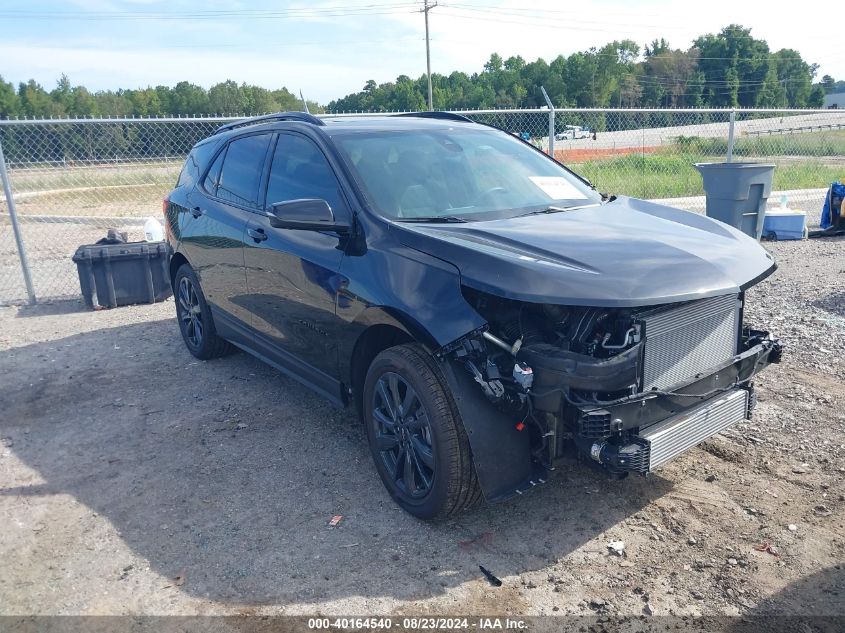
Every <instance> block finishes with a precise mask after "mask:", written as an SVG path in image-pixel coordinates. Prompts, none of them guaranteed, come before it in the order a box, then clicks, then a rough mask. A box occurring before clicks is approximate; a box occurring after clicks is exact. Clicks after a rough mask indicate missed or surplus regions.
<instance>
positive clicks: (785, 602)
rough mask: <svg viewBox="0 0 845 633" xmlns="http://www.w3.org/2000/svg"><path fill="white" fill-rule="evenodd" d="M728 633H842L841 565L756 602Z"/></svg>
mask: <svg viewBox="0 0 845 633" xmlns="http://www.w3.org/2000/svg"><path fill="white" fill-rule="evenodd" d="M727 630H728V631H731V633H751V632H752V631H776V632H781V631H783V632H784V633H786V632H790V633H806V632H807V631H813V632H814V633H840V632H841V631H843V630H845V564H841V565H835V566H833V567H828V568H826V569H823V570H821V571H819V572H816V573H815V574H810V575H809V576H804V577H803V578H800V579H798V580H796V581H795V582H793V583H790V584H789V585H787V586H786V587H785V588H784V589H782V590H781V591H779V592H777V593H775V594H773V595H772V596H770V597H768V598H766V599H765V600H763V601H762V602H760V603H759V604H758V605H757V606H756V607H755V608H754V609H752V610H751V611H748V612H746V613H745V614H743V617H742V618H741V619H740V620H738V621H736V622H734V624H733V626H731V627H728V628H727Z"/></svg>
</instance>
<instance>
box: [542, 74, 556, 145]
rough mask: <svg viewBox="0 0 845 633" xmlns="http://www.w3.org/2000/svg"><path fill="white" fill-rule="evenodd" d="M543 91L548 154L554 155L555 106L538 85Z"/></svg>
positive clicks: (544, 90)
mask: <svg viewBox="0 0 845 633" xmlns="http://www.w3.org/2000/svg"><path fill="white" fill-rule="evenodd" d="M540 90H542V91H543V98H544V99H545V100H546V105H547V106H549V156H551V157H552V158H554V157H555V107H554V106H553V105H552V100H551V99H549V95H548V93H547V92H546V89H545V88H544V87H543V86H540Z"/></svg>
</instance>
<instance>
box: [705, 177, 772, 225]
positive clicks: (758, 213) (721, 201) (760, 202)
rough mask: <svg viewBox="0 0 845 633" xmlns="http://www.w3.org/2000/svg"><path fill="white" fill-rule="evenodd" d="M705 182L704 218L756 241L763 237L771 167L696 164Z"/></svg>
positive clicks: (770, 190) (770, 186)
mask: <svg viewBox="0 0 845 633" xmlns="http://www.w3.org/2000/svg"><path fill="white" fill-rule="evenodd" d="M695 168H696V169H697V170H698V171H699V172H700V173H701V178H702V180H703V181H704V194H705V195H706V196H707V217H710V218H715V219H716V220H719V221H721V222H724V223H725V224H730V225H731V226H733V227H736V228H738V229H739V230H740V231H742V232H743V233H745V234H747V235H750V236H751V237H753V238H755V239H758V240H759V239H760V235H761V234H762V233H763V220H764V219H765V216H766V200H767V199H768V198H769V194H770V193H771V192H772V174H774V171H775V166H774V165H761V164H760V163H696V165H695Z"/></svg>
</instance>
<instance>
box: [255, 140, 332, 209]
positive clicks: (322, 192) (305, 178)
mask: <svg viewBox="0 0 845 633" xmlns="http://www.w3.org/2000/svg"><path fill="white" fill-rule="evenodd" d="M303 198H321V199H323V200H325V201H326V202H328V203H329V206H330V207H331V208H332V211H333V212H334V214H335V216H341V217H342V216H345V215H347V214H348V211H347V210H348V207H347V204H346V201H345V199H344V198H343V194H342V193H341V191H340V185H339V184H338V182H337V178H336V177H335V175H334V172H333V171H332V168H331V166H330V165H329V163H328V161H327V160H326V157H325V156H324V155H323V152H321V151H320V149H319V148H318V147H317V146H316V145H315V144H314V143H312V142H311V141H310V140H308V139H306V138H304V137H301V136H296V135H293V134H279V139H278V141H277V143H276V149H275V151H274V152H273V162H272V164H271V166H270V180H269V182H268V183H267V202H266V208H267V209H268V210H269V209H270V208H271V207H272V206H273V205H274V204H276V203H277V202H285V201H288V200H300V199H303Z"/></svg>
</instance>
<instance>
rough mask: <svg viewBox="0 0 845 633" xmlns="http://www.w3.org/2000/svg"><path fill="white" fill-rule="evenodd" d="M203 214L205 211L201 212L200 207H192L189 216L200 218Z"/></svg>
mask: <svg viewBox="0 0 845 633" xmlns="http://www.w3.org/2000/svg"><path fill="white" fill-rule="evenodd" d="M203 213H205V211H203V210H202V209H201V208H200V207H194V208H193V209H191V215H192V216H194V217H195V218H198V217H200V216H201V215H202V214H203Z"/></svg>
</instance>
